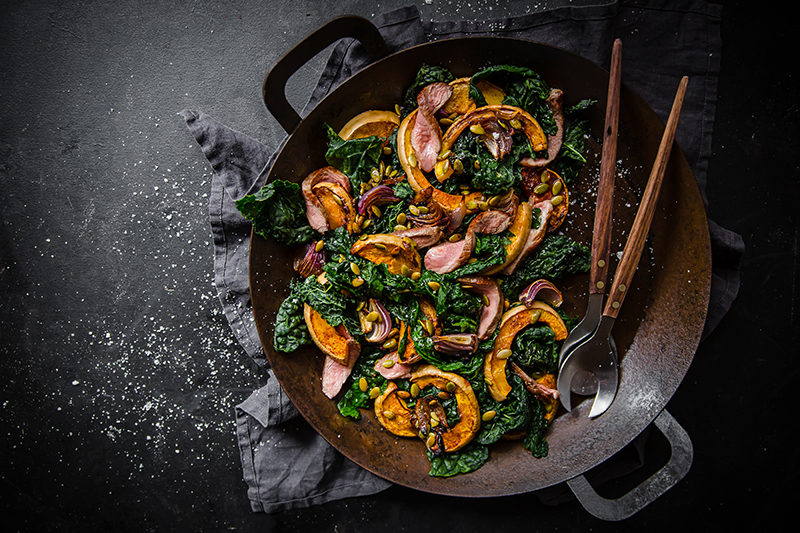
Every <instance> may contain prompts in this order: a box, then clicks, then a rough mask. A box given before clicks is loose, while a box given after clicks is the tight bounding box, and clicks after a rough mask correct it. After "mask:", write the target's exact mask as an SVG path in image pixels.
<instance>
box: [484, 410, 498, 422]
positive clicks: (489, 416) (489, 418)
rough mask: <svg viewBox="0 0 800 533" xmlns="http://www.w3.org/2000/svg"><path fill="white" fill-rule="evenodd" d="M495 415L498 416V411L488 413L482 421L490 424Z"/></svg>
mask: <svg viewBox="0 0 800 533" xmlns="http://www.w3.org/2000/svg"><path fill="white" fill-rule="evenodd" d="M495 415H497V411H486V412H485V413H483V414H482V415H481V420H483V421H484V422H488V421H489V420H491V419H492V418H494V417H495Z"/></svg>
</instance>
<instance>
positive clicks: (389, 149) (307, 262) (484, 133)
mask: <svg viewBox="0 0 800 533" xmlns="http://www.w3.org/2000/svg"><path fill="white" fill-rule="evenodd" d="M590 104H591V102H588V101H582V102H580V104H578V105H577V106H574V107H573V108H571V109H564V108H563V94H562V93H561V91H560V90H558V89H555V88H550V87H549V86H548V85H547V84H546V82H545V81H544V80H543V79H542V78H541V77H540V76H539V75H538V74H536V73H535V72H533V71H531V70H529V69H526V68H521V67H515V66H507V65H503V66H496V67H490V68H487V69H484V70H481V71H479V72H477V73H475V74H474V75H473V76H472V77H468V78H458V79H455V78H454V76H453V75H452V74H451V73H450V72H449V71H448V70H446V69H444V68H442V67H437V66H433V67H431V66H423V67H422V68H421V69H420V71H419V73H418V75H417V78H416V80H415V82H414V83H413V85H412V86H411V87H409V88H408V90H407V91H406V97H405V100H404V101H403V102H401V103H398V105H397V106H396V109H395V111H394V112H392V111H382V110H370V111H367V112H365V113H362V114H360V115H358V116H356V117H353V118H352V120H350V121H349V122H348V123H347V124H346V125H345V126H344V127H343V128H342V129H341V130H340V131H339V132H336V131H334V130H333V129H331V128H330V127H328V146H327V151H326V153H325V159H326V161H327V163H328V165H327V166H324V167H322V168H319V169H317V170H315V171H314V172H312V173H311V174H309V175H308V176H307V177H305V179H304V180H303V181H302V183H301V184H296V183H291V182H288V181H284V180H280V179H278V180H275V181H272V182H270V183H268V184H267V185H265V186H264V188H262V189H261V190H260V191H259V192H257V193H256V194H254V195H249V196H247V197H245V198H243V199H241V200H239V202H237V207H238V208H239V210H240V211H241V212H242V214H243V215H244V216H245V217H247V218H249V219H250V220H252V221H253V225H254V231H256V232H257V233H259V234H261V235H263V236H265V237H268V238H275V239H277V240H278V241H280V242H283V243H286V244H289V245H296V246H297V255H296V257H295V259H294V267H295V270H296V271H297V272H298V274H299V275H298V278H297V279H295V280H293V281H292V284H291V291H290V294H289V296H288V297H287V298H286V299H285V300H284V301H283V303H282V304H281V306H280V308H279V310H278V314H277V317H276V321H275V330H274V331H275V334H274V348H275V350H276V351H277V352H285V353H287V354H289V353H291V352H293V351H294V350H296V349H297V348H299V347H300V346H303V345H306V344H311V343H313V344H315V345H316V346H317V347H319V349H320V350H321V352H322V354H323V355H324V360H321V361H320V364H321V365H323V369H322V383H321V385H320V390H321V393H323V394H325V395H326V396H327V397H329V398H331V399H332V400H333V401H336V402H337V405H338V408H339V411H340V412H341V414H342V415H343V416H347V417H353V418H356V419H358V418H360V417H361V416H362V411H363V410H371V411H373V412H374V415H375V418H376V420H377V421H378V423H380V424H381V425H382V426H383V428H385V429H386V430H387V431H389V432H391V433H393V434H395V435H398V436H400V437H408V438H419V439H422V440H423V441H424V443H425V446H426V449H427V453H428V456H429V458H430V460H431V472H430V473H431V475H435V476H450V475H454V474H458V473H467V472H471V471H474V470H475V469H477V468H480V466H482V465H483V464H484V463H485V462H486V460H488V457H489V446H490V445H491V444H493V443H494V442H496V441H498V440H499V439H501V438H502V439H520V440H521V441H522V445H523V446H525V448H527V449H528V450H530V451H531V453H532V454H533V455H534V456H537V457H543V456H545V455H546V454H547V451H548V449H547V442H546V440H545V437H544V434H545V430H546V429H547V427H548V424H549V423H550V421H551V420H552V419H553V417H554V416H555V414H556V411H557V407H558V401H557V398H558V393H557V391H556V390H555V373H556V370H557V360H558V350H559V347H560V343H561V342H562V341H563V340H564V339H565V338H566V336H567V333H568V331H569V329H570V328H571V327H572V326H573V325H574V319H573V318H571V317H569V316H568V315H567V314H565V313H564V312H563V311H562V310H561V309H560V305H561V301H562V295H561V293H560V291H559V289H558V287H557V284H558V280H559V279H561V278H564V277H566V276H570V275H572V274H574V273H577V272H585V271H587V270H588V267H589V250H588V248H587V247H586V246H584V245H581V244H579V243H576V242H574V241H573V240H571V239H570V238H569V237H567V236H566V235H564V234H562V233H560V232H559V228H560V227H561V226H562V224H563V223H564V220H565V218H566V217H567V216H568V213H569V208H570V202H569V186H570V184H571V183H573V182H574V179H575V176H576V175H577V173H578V171H579V170H580V168H581V167H582V165H583V163H584V158H583V151H584V137H585V129H586V122H585V120H581V119H579V118H577V117H578V115H579V113H580V110H581V109H583V108H584V107H585V106H586V105H590ZM287 356H288V357H290V355H287Z"/></svg>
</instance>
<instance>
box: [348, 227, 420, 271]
mask: <svg viewBox="0 0 800 533" xmlns="http://www.w3.org/2000/svg"><path fill="white" fill-rule="evenodd" d="M350 253H352V254H353V255H357V256H359V257H363V258H364V259H366V260H367V261H370V262H372V263H375V264H378V265H380V264H385V265H386V266H387V268H388V269H389V272H391V273H392V274H402V275H404V276H410V275H411V274H413V273H414V272H419V271H420V270H421V269H422V260H421V259H420V257H419V252H417V248H416V246H415V245H414V241H412V240H411V239H409V238H407V237H399V236H397V235H389V234H385V233H376V234H374V235H367V236H365V237H362V238H361V239H359V240H357V241H356V242H355V244H353V246H352V247H351V248H350Z"/></svg>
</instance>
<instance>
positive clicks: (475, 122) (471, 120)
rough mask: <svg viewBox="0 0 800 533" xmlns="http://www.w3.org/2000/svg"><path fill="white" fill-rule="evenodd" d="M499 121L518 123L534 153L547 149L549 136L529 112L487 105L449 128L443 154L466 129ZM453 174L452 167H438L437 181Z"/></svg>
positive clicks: (445, 137) (517, 108)
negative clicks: (483, 123) (487, 122)
mask: <svg viewBox="0 0 800 533" xmlns="http://www.w3.org/2000/svg"><path fill="white" fill-rule="evenodd" d="M498 120H502V121H504V122H510V121H515V122H518V123H519V129H521V130H522V131H523V132H524V133H525V135H526V136H527V137H528V141H529V142H530V144H531V149H532V150H533V151H534V152H539V151H542V150H546V149H547V136H546V135H545V134H544V131H543V130H542V127H541V126H540V125H539V123H538V122H537V121H536V119H535V118H533V117H532V116H531V115H530V114H529V113H528V112H527V111H525V110H523V109H521V108H519V107H514V106H510V105H487V106H484V107H479V108H477V109H475V110H474V111H470V112H469V113H467V114H466V115H463V116H462V117H460V118H459V119H458V120H456V121H455V122H454V123H453V125H452V126H450V128H448V130H447V132H446V133H445V134H444V137H442V148H441V153H443V154H444V153H446V152H448V151H449V150H450V149H451V148H452V147H453V145H454V144H455V142H456V140H457V139H458V137H459V136H460V135H461V134H462V133H463V132H464V130H465V129H469V128H471V127H473V126H475V127H477V126H480V125H481V123H482V122H486V121H498ZM452 173H453V168H452V165H437V166H436V179H438V180H439V181H440V182H443V181H444V180H446V179H447V178H448V177H449V176H450V175H452Z"/></svg>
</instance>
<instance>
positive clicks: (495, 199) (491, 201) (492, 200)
mask: <svg viewBox="0 0 800 533" xmlns="http://www.w3.org/2000/svg"><path fill="white" fill-rule="evenodd" d="M500 200H502V196H500V195H499V194H498V195H497V196H492V197H491V198H489V205H490V206H492V207H494V206H496V205H497V204H499V203H500Z"/></svg>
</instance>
